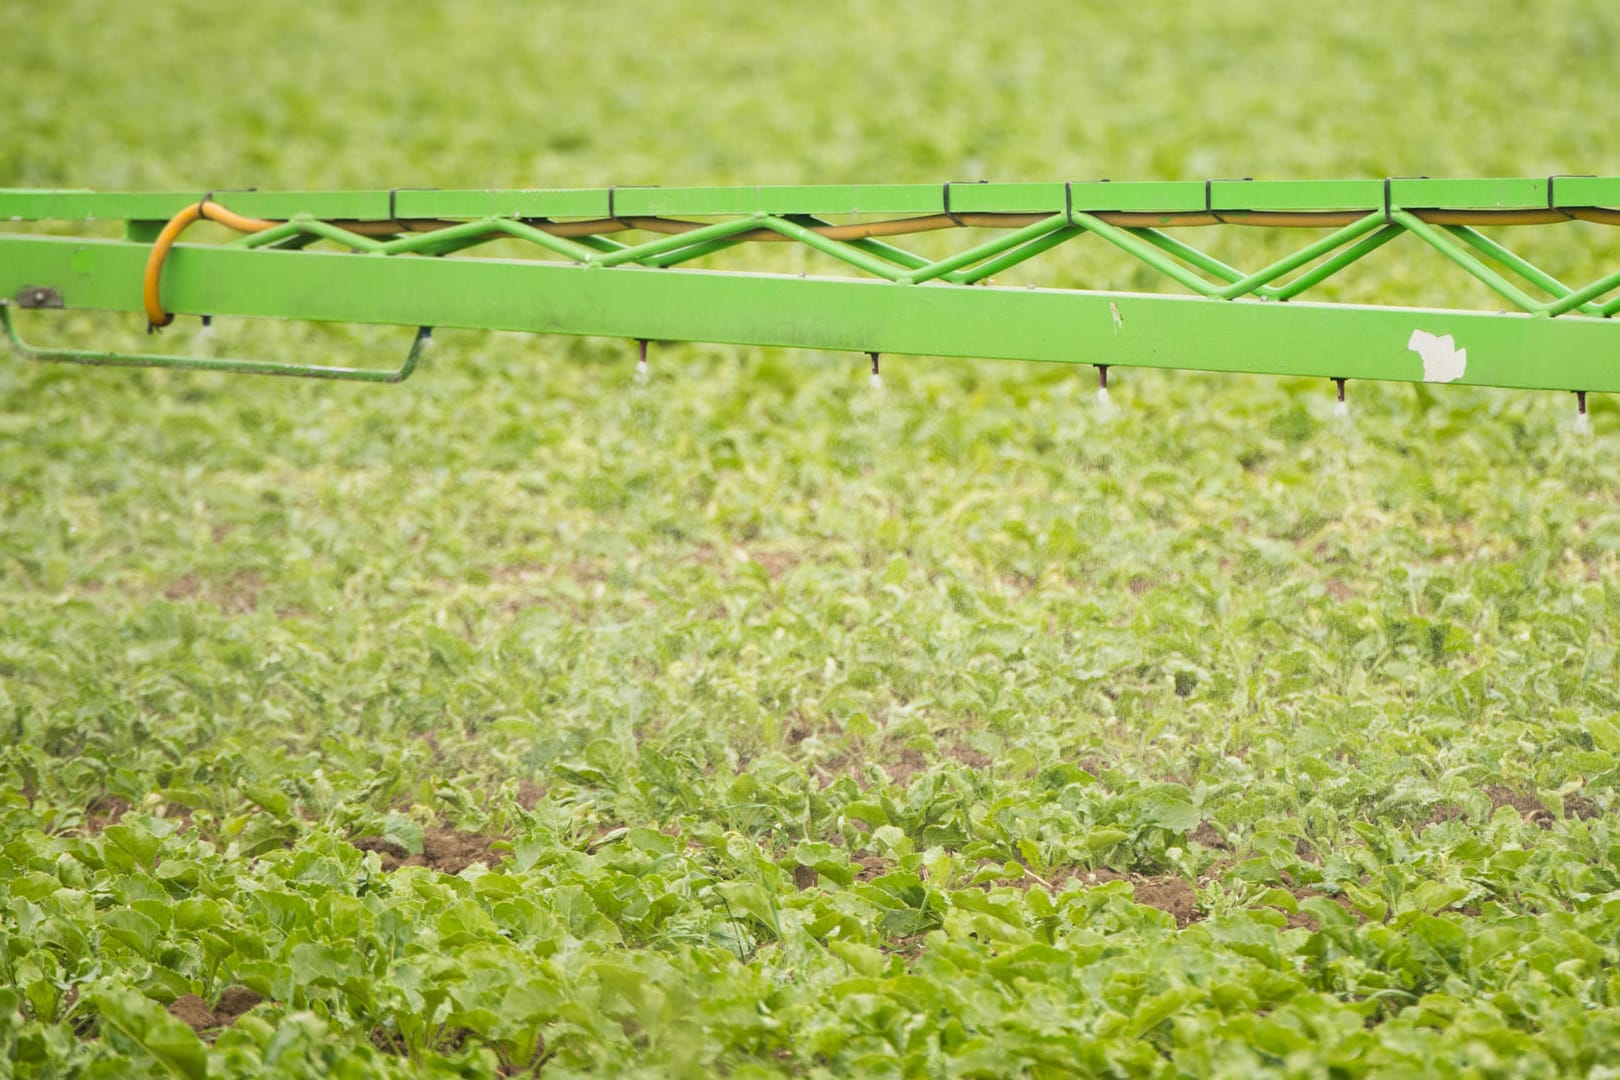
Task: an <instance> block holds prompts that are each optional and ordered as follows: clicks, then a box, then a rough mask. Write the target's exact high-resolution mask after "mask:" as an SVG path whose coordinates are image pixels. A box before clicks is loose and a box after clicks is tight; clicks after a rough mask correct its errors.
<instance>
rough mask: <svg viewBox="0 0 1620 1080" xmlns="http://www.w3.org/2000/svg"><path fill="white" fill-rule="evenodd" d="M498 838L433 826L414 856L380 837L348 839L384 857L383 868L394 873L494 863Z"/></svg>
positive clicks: (447, 871)
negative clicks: (414, 868) (404, 868)
mask: <svg viewBox="0 0 1620 1080" xmlns="http://www.w3.org/2000/svg"><path fill="white" fill-rule="evenodd" d="M497 839H499V838H498V837H494V836H480V835H478V834H477V833H464V832H457V831H456V830H454V829H440V828H431V829H428V830H426V831H425V832H424V833H423V834H422V854H420V855H412V854H410V853H409V852H407V851H406V850H405V849H404V848H402V847H400V846H399V845H398V844H396V843H394V842H393V841H392V840H387V839H384V838H383V837H381V836H360V837H356V838H355V839H353V840H351V841H349V843H350V844H352V845H353V846H354V847H355V848H356V849H357V850H360V851H375V852H376V853H377V854H378V855H380V856H382V868H383V869H384V870H385V871H389V872H392V871H394V870H398V869H399V868H400V867H402V866H426V867H428V868H429V869H431V870H437V871H438V872H439V873H441V874H459V873H461V872H462V871H463V870H465V869H467V867H469V866H471V865H472V864H473V863H475V862H481V863H486V864H489V863H493V862H495V861H496V857H495V855H494V854H493V852H492V851H491V847H490V845H492V844H493V843H494V842H495V841H496V840H497Z"/></svg>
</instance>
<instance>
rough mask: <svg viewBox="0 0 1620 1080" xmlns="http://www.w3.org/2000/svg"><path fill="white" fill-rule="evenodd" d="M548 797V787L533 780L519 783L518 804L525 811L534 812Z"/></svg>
mask: <svg viewBox="0 0 1620 1080" xmlns="http://www.w3.org/2000/svg"><path fill="white" fill-rule="evenodd" d="M545 797H546V786H545V785H544V784H537V783H535V782H534V781H533V780H523V781H520V782H519V783H518V790H517V804H518V805H519V806H521V807H523V809H525V810H533V809H534V808H535V807H536V806H539V805H540V801H541V800H542V799H544V798H545Z"/></svg>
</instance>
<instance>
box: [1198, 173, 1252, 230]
mask: <svg viewBox="0 0 1620 1080" xmlns="http://www.w3.org/2000/svg"><path fill="white" fill-rule="evenodd" d="M1223 179H1231V178H1230V177H1225V178H1223ZM1242 179H1243V180H1253V179H1254V177H1252V176H1245V177H1242ZM1214 187H1215V180H1214V179H1213V178H1211V179H1208V180H1205V181H1204V213H1206V214H1208V215H1209V216H1210V217H1212V218H1214V219H1215V221H1216V223H1217V224H1220V225H1225V224H1226V219H1225V218H1223V217H1221V213H1220V211H1219V210H1216V209H1215V192H1214Z"/></svg>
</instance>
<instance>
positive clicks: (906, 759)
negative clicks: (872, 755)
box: [883, 746, 928, 787]
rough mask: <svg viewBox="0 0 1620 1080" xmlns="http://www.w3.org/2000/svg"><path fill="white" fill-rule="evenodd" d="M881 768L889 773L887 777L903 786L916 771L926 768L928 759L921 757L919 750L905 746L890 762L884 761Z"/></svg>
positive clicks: (919, 771) (923, 770)
mask: <svg viewBox="0 0 1620 1080" xmlns="http://www.w3.org/2000/svg"><path fill="white" fill-rule="evenodd" d="M883 770H884V772H887V773H888V774H889V779H891V780H893V781H894V782H895V783H896V784H897V785H899V786H900V787H905V786H906V785H907V784H910V783H911V780H912V778H913V777H915V776H916V775H917V774H918V773H921V772H926V771H927V770H928V759H927V758H925V757H923V754H922V751H921V750H916V749H913V748H912V747H909V746H907V747H904V748H903V749H901V751H900V753H899V755H898V756H896V757H895V759H894V760H893V761H892V762H885V763H884V766H883Z"/></svg>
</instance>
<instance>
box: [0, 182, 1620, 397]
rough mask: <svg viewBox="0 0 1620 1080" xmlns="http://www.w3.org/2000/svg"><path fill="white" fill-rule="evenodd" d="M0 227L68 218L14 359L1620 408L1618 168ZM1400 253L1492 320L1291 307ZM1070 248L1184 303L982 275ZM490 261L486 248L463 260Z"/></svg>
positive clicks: (102, 198)
mask: <svg viewBox="0 0 1620 1080" xmlns="http://www.w3.org/2000/svg"><path fill="white" fill-rule="evenodd" d="M198 219H209V220H211V221H213V222H216V223H218V224H219V225H223V226H225V229H226V230H228V231H221V230H218V229H216V230H212V232H213V234H214V235H216V236H217V237H220V238H222V242H217V243H206V244H194V243H193V244H177V243H176V242H175V241H176V240H177V239H178V238H179V236H180V234H181V233H182V232H183V231H184V230H185V229H186V228H187V227H188V226H189V225H191V224H192V223H193V222H195V221H197V220H198ZM5 221H10V222H29V223H40V222H59V223H65V225H64V226H57V227H54V228H50V229H49V230H48V231H47V230H46V228H45V227H43V226H41V225H38V224H33V225H27V226H24V227H22V228H17V227H13V229H12V231H8V232H0V320H3V321H4V325H5V329H6V332H7V334H8V336H9V337H10V339H11V341H12V344H13V345H14V346H15V347H16V348H18V349H19V350H20V351H21V352H22V353H23V354H24V355H26V356H28V357H31V358H33V359H36V360H48V361H64V362H72V363H84V364H110V365H126V366H158V367H170V368H190V369H202V370H214V371H232V372H246V373H259V374H269V375H295V376H305V377H315V378H328V379H353V380H365V381H374V382H398V381H400V380H402V379H404V378H406V377H407V376H409V375H410V373H411V372H412V371H413V370H414V368H415V365H416V361H417V357H418V355H419V353H420V351H421V348H422V346H423V345H424V344H425V343H426V342H427V340H428V338H429V336H430V334H431V329H430V328H433V327H462V328H475V329H485V330H514V331H530V332H534V333H546V334H588V335H602V336H614V337H622V338H626V339H631V340H637V341H639V342H641V347H642V350H643V353H642V355H643V359H645V349H646V343H647V342H648V341H709V342H725V343H737V344H753V345H764V346H785V347H792V348H814V349H831V350H848V351H852V352H859V353H866V354H868V355H870V357H871V362H872V365H873V370H874V373H875V371H876V367H877V363H878V357H879V356H880V355H881V354H884V353H906V354H918V355H928V356H951V357H983V358H1003V359H1020V360H1045V361H1053V362H1058V363H1082V364H1090V365H1095V366H1096V367H1097V368H1098V369H1100V371H1101V373H1102V377H1103V379H1104V385H1106V376H1107V369H1108V367H1110V366H1115V365H1117V366H1125V367H1130V366H1140V367H1163V368H1188V369H1200V370H1208V371H1230V372H1251V373H1267V374H1277V375H1305V376H1319V377H1322V378H1327V379H1333V380H1336V381H1337V382H1338V386H1339V391H1340V396H1341V398H1342V396H1343V389H1344V380H1347V379H1393V380H1403V381H1413V382H1418V381H1425V382H1456V383H1463V384H1472V385H1480V386H1504V387H1525V388H1538V389H1552V390H1567V391H1573V392H1576V393H1577V394H1579V395H1581V401H1582V407H1583V408H1584V401H1585V393H1586V392H1588V391H1615V390H1620V320H1617V319H1615V318H1613V316H1615V315H1616V314H1617V313H1620V295H1617V294H1620V245H1617V244H1615V242H1614V240H1615V238H1616V237H1620V232H1614V231H1611V229H1612V227H1614V226H1620V177H1587V176H1555V177H1537V178H1517V179H1429V178H1418V179H1402V178H1392V179H1372V180H1301V181H1255V180H1210V181H1192V182H1182V181H1176V182H1119V181H1113V182H1110V181H1086V182H1072V183H1063V182H1057V183H1015V184H1002V183H968V182H954V183H945V184H916V185H913V184H906V185H879V186H864V187H862V186H815V187H708V188H698V187H688V188H663V187H609V188H594V189H541V190H513V191H476V190H466V191H440V190H422V189H407V188H397V189H394V190H381V191H333V192H270V191H256V190H253V191H231V192H226V191H213V192H207V193H203V192H185V193H110V192H109V193H98V192H89V191H24V190H0V222H5ZM108 221H115V222H120V221H121V222H122V223H123V235H122V237H120V238H105V237H95V236H87V235H82V234H83V233H85V232H87V231H88V232H94V231H96V228H95V227H84V226H83V225H82V223H85V222H99V223H106V222H108ZM1574 222H1589V223H1594V224H1595V225H1597V226H1609V227H1611V228H1595V229H1594V228H1582V227H1578V226H1572V224H1571V223H1574ZM1495 226H1513V227H1526V228H1528V227H1531V226H1537V227H1549V228H1550V227H1557V228H1559V229H1562V230H1564V231H1563V232H1562V233H1560V234H1558V235H1559V236H1560V237H1564V236H1571V237H1574V238H1576V240H1577V242H1585V243H1588V244H1589V245H1590V243H1591V240H1590V239H1589V238H1591V237H1594V236H1595V237H1596V238H1597V240H1596V243H1597V245H1599V246H1598V247H1597V249H1596V254H1595V255H1591V256H1588V257H1587V259H1586V262H1587V263H1590V262H1591V260H1592V259H1593V258H1595V259H1598V260H1600V262H1599V263H1598V267H1599V275H1598V276H1597V277H1596V278H1595V279H1594V280H1592V281H1591V282H1590V283H1589V284H1584V285H1578V286H1571V285H1567V284H1565V283H1564V282H1563V281H1561V280H1559V279H1558V278H1556V277H1554V276H1553V275H1552V274H1551V273H1549V272H1547V271H1546V270H1544V269H1542V268H1541V267H1540V266H1538V265H1536V264H1535V263H1532V262H1531V261H1529V260H1528V259H1527V258H1525V257H1523V256H1522V255H1520V254H1516V253H1515V252H1514V251H1513V250H1511V249H1510V248H1509V247H1508V246H1507V245H1506V243H1504V241H1503V240H1501V239H1497V238H1496V237H1498V236H1501V235H1502V233H1501V230H1498V229H1495V228H1493V227H1495ZM103 228H104V226H103ZM1223 229H1264V230H1268V231H1271V232H1274V234H1275V235H1276V236H1278V237H1293V236H1294V235H1296V234H1297V235H1299V236H1302V237H1304V238H1305V242H1303V243H1298V242H1295V243H1293V244H1292V245H1291V248H1290V249H1289V253H1288V254H1286V255H1283V256H1282V257H1280V258H1276V259H1275V261H1272V262H1270V264H1269V265H1266V266H1264V267H1262V268H1260V269H1256V270H1243V269H1239V268H1236V267H1234V266H1231V265H1228V264H1227V263H1226V262H1223V261H1221V260H1220V259H1217V258H1215V257H1213V256H1212V255H1210V254H1208V253H1207V252H1206V251H1205V250H1202V249H1201V248H1199V247H1196V246H1194V245H1193V244H1192V243H1191V242H1189V239H1188V234H1189V233H1190V234H1192V235H1193V236H1194V237H1196V236H1199V235H1208V232H1207V231H1208V230H1223ZM1482 229H1490V231H1491V233H1492V234H1494V235H1488V234H1487V233H1486V232H1482V231H1481V230H1482ZM73 230H77V232H78V233H79V235H63V233H64V232H69V231H73ZM944 230H952V231H961V232H964V233H965V234H966V235H967V236H968V237H969V239H968V240H967V241H965V242H964V244H963V245H960V246H958V248H957V250H955V253H953V254H945V255H942V256H941V255H939V254H937V252H936V253H935V254H933V255H926V256H925V255H923V254H919V253H918V252H916V251H914V250H908V249H907V248H905V247H901V246H897V238H905V237H915V236H917V235H918V234H922V233H930V232H938V231H944ZM1514 235H1518V234H1517V233H1514ZM1403 239H1404V240H1405V241H1406V242H1407V243H1411V244H1417V245H1422V246H1424V247H1426V248H1428V249H1432V250H1433V251H1434V252H1438V253H1439V254H1440V255H1441V256H1443V257H1444V260H1445V265H1449V266H1450V267H1452V268H1454V269H1455V270H1456V271H1457V272H1460V273H1462V274H1467V275H1471V276H1472V277H1473V278H1474V279H1477V281H1478V282H1480V283H1483V285H1484V286H1485V287H1487V288H1488V289H1489V290H1490V291H1491V292H1492V293H1494V294H1495V296H1496V297H1497V298H1499V300H1498V304H1497V310H1456V309H1450V308H1435V307H1406V306H1401V307H1396V306H1386V305H1381V304H1377V305H1375V304H1359V303H1358V304H1351V303H1325V302H1317V301H1315V300H1311V299H1307V298H1306V296H1307V294H1309V293H1310V292H1311V290H1313V289H1316V288H1317V287H1318V286H1321V285H1322V284H1323V283H1324V282H1326V281H1328V280H1329V279H1331V278H1334V277H1335V275H1338V274H1339V273H1340V272H1341V271H1343V270H1345V269H1346V268H1347V267H1350V266H1351V265H1353V264H1357V263H1361V262H1363V261H1364V260H1367V261H1369V262H1372V263H1377V261H1378V260H1377V259H1375V258H1373V256H1374V254H1375V252H1378V251H1379V249H1381V248H1383V247H1384V246H1385V245H1386V244H1389V243H1390V242H1392V241H1395V240H1403ZM1541 239H1542V238H1541V237H1538V242H1539V241H1540V240H1541ZM1081 240H1084V241H1085V242H1086V243H1087V244H1102V245H1107V246H1108V247H1110V248H1112V249H1116V250H1117V252H1119V253H1122V254H1123V256H1125V257H1127V258H1128V259H1130V260H1134V261H1135V263H1136V264H1137V265H1138V267H1139V268H1140V272H1139V273H1138V274H1137V275H1136V278H1135V279H1133V280H1139V281H1145V282H1149V283H1151V282H1159V283H1163V284H1165V285H1168V286H1171V287H1172V288H1173V289H1174V290H1176V291H1179V292H1181V293H1183V295H1172V294H1169V293H1166V294H1160V293H1156V292H1134V291H1133V292H1114V291H1098V290H1095V289H1086V288H1083V287H1080V288H1076V287H1070V286H1072V285H1080V286H1084V285H1085V284H1086V282H1084V281H1068V280H1065V281H1061V282H1057V283H1049V282H1040V283H1032V284H1027V285H1024V284H1020V285H1017V286H1009V285H1007V284H999V285H998V284H994V283H993V282H992V279H993V278H994V277H995V276H996V275H998V274H1003V273H1006V272H1008V271H1010V270H1012V268H1013V267H1016V266H1020V264H1024V263H1026V262H1030V261H1031V260H1035V259H1038V258H1039V257H1040V256H1041V255H1043V254H1044V253H1047V252H1050V251H1052V250H1053V249H1055V248H1059V247H1061V246H1063V245H1066V244H1069V243H1071V242H1077V241H1081ZM495 241H500V242H502V243H501V244H500V245H499V249H498V251H496V252H495V254H498V255H499V257H484V256H485V255H487V254H490V252H489V251H488V249H486V252H485V253H483V254H478V255H475V254H471V252H472V251H473V249H477V248H479V247H480V246H482V245H487V244H490V243H491V242H495ZM627 241H628V242H627ZM1560 242H1562V241H1560ZM767 243H769V244H775V245H793V246H798V247H799V248H800V249H801V251H803V250H804V249H809V251H810V252H813V253H814V254H815V256H817V258H813V259H805V258H798V259H793V260H789V262H790V265H787V266H784V267H780V268H777V269H775V270H774V271H762V270H760V269H758V264H759V263H760V262H762V261H764V262H767V263H768V262H769V260H768V259H767V260H761V259H758V258H745V261H746V262H747V263H748V265H747V266H746V267H744V268H739V269H733V270H726V269H724V265H723V260H724V258H725V257H726V255H725V253H727V252H731V253H732V257H733V258H735V257H736V254H737V252H736V251H735V249H738V248H739V247H742V246H743V245H754V244H767ZM926 244H927V245H928V246H929V247H930V249H932V248H938V247H940V244H939V242H938V241H937V240H936V239H930V240H928V241H926ZM914 246H915V245H914ZM1542 246H1543V247H1545V245H1544V244H1543V245H1542ZM356 254H358V255H360V256H361V257H358V258H357V257H355V255H356ZM451 256H455V257H451ZM524 256H534V257H524ZM1576 261H1579V260H1576ZM698 263H703V264H704V268H703V269H696V268H695V267H694V264H698ZM717 263H718V264H719V268H715V267H716V264H717ZM817 265H820V266H824V267H826V268H829V269H835V270H838V271H839V273H838V275H836V276H835V275H831V274H827V275H823V274H820V273H817V272H814V267H815V266H817ZM1065 265H1066V264H1065ZM1583 265H1585V264H1583ZM1059 269H1062V268H1061V267H1060V268H1059ZM1020 274H1021V276H1024V277H1027V276H1028V275H1027V273H1025V272H1024V271H1021V272H1020ZM1064 276H1065V277H1066V278H1072V277H1074V274H1073V272H1072V271H1068V272H1066V273H1065V274H1064ZM1060 285H1061V286H1063V287H1058V286H1060ZM1143 287H1144V288H1150V287H1151V285H1144V286H1143ZM1385 291H1387V290H1380V292H1381V294H1382V292H1385ZM1188 294H1190V295H1188ZM1318 295H1319V294H1318ZM1413 299H1414V300H1415V301H1417V302H1421V301H1422V299H1423V298H1422V297H1421V296H1419V297H1414V298H1413ZM29 308H35V309H47V308H70V309H71V308H81V309H99V310H106V311H118V312H135V313H144V315H145V317H146V320H147V323H148V327H149V328H150V329H156V328H159V327H161V326H164V325H166V324H167V323H168V322H169V321H170V320H172V319H173V318H174V316H175V315H176V314H184V315H193V316H201V317H203V318H205V319H209V318H214V317H222V316H240V317H261V318H277V319H300V320H311V321H338V322H355V323H382V324H399V325H405V326H412V327H419V328H420V329H419V330H418V331H417V335H416V339H415V343H414V345H413V346H412V348H411V350H410V354H409V356H408V357H407V359H406V361H405V363H404V365H403V366H402V367H401V368H399V369H394V370H372V369H366V368H349V367H325V366H312V365H305V364H291V363H279V362H274V361H268V360H228V359H220V358H213V357H201V356H165V355H155V354H146V353H118V352H86V351H80V350H74V349H63V348H44V347H38V346H35V345H30V344H25V343H24V341H23V340H22V338H21V337H20V336H19V331H18V326H17V323H18V315H17V309H29ZM27 318H29V319H32V320H37V321H38V322H39V323H41V324H43V323H44V322H46V321H48V320H47V319H46V318H45V317H43V316H40V315H29V316H27ZM32 329H33V328H32V327H31V330H32Z"/></svg>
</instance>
